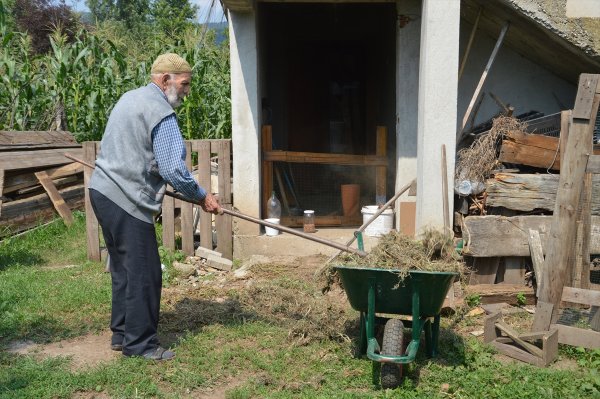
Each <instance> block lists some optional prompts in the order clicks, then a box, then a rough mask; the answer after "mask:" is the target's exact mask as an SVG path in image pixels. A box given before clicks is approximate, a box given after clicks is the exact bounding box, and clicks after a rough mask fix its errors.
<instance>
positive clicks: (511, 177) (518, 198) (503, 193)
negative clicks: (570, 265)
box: [486, 173, 600, 215]
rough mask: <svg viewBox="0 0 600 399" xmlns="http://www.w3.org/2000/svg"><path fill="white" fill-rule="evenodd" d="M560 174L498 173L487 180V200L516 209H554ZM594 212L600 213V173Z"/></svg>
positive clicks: (594, 189)
mask: <svg viewBox="0 0 600 399" xmlns="http://www.w3.org/2000/svg"><path fill="white" fill-rule="evenodd" d="M558 179H559V175H556V174H517V173H497V174H496V175H495V176H494V178H493V179H488V180H487V181H486V192H487V195H488V196H487V199H486V204H487V205H488V206H492V207H504V208H507V209H512V210H515V211H522V212H529V211H533V210H535V209H542V210H547V211H553V210H554V206H555V205H556V192H557V189H558ZM591 211H592V215H600V175H594V176H593V178H592V201H591Z"/></svg>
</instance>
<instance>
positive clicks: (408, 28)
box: [394, 0, 421, 226]
mask: <svg viewBox="0 0 600 399" xmlns="http://www.w3.org/2000/svg"><path fill="white" fill-rule="evenodd" d="M396 11H397V14H398V16H399V17H407V18H409V21H408V23H407V24H406V25H404V26H403V27H401V26H400V24H399V23H398V24H397V25H396V82H397V83H396V182H395V190H394V191H395V192H398V190H400V189H401V188H402V187H404V186H405V185H406V184H408V183H409V182H410V181H411V180H412V179H414V178H416V177H417V122H418V106H419V104H418V98H419V52H420V48H421V46H420V41H421V37H420V36H421V0H398V1H397V2H396ZM415 200H416V197H409V196H408V192H406V193H405V194H403V195H402V196H401V197H400V199H399V200H398V201H396V226H400V218H401V217H402V215H401V214H400V202H414V201H415Z"/></svg>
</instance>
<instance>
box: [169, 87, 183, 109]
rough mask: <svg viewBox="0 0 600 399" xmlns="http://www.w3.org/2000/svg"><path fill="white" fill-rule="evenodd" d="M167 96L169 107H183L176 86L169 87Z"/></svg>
mask: <svg viewBox="0 0 600 399" xmlns="http://www.w3.org/2000/svg"><path fill="white" fill-rule="evenodd" d="M165 95H166V96H167V101H168V102H169V105H171V107H173V108H177V107H179V106H180V105H181V99H180V98H179V96H178V95H177V89H176V88H175V86H174V85H171V86H169V87H167V90H166V91H165Z"/></svg>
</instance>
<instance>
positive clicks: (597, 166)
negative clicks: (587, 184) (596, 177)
mask: <svg viewBox="0 0 600 399" xmlns="http://www.w3.org/2000/svg"><path fill="white" fill-rule="evenodd" d="M585 171H586V172H587V173H600V155H593V154H591V155H589V156H588V162H587V165H586V167H585Z"/></svg>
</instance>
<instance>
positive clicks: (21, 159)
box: [0, 148, 83, 171]
mask: <svg viewBox="0 0 600 399" xmlns="http://www.w3.org/2000/svg"><path fill="white" fill-rule="evenodd" d="M65 152H68V153H69V154H71V155H73V156H74V157H77V158H82V157H83V149H81V148H68V149H65V148H55V149H50V150H37V151H9V152H4V153H2V157H0V169H4V170H6V171H8V170H15V169H27V168H41V167H45V166H56V165H64V164H67V163H71V162H73V161H71V160H70V159H69V158H67V157H65V156H64V153H65Z"/></svg>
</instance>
